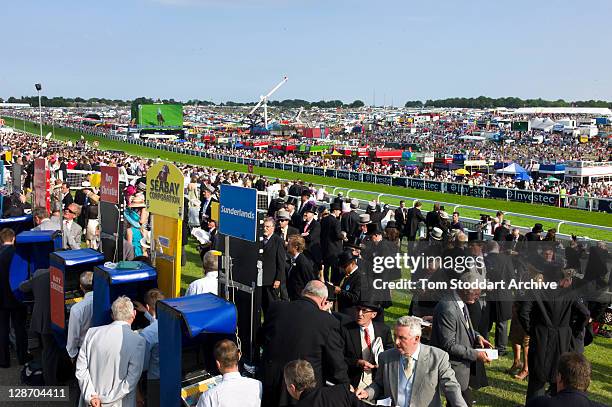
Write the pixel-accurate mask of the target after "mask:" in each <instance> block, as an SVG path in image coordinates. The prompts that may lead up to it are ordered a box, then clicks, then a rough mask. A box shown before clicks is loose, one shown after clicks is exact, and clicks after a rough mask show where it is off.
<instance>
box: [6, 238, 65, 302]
mask: <svg viewBox="0 0 612 407" xmlns="http://www.w3.org/2000/svg"><path fill="white" fill-rule="evenodd" d="M61 248H62V234H61V233H60V232H59V231H56V230H38V231H32V230H29V231H25V232H21V233H20V234H18V235H17V237H16V238H15V255H14V256H13V260H12V261H11V267H10V269H9V283H10V285H11V290H12V291H13V294H14V295H15V298H17V299H18V300H19V301H23V300H25V299H26V298H25V295H24V293H23V292H22V291H21V290H19V284H21V283H22V282H24V281H26V280H28V279H29V278H30V277H32V275H33V274H34V272H35V271H36V270H38V269H46V268H49V255H50V254H51V253H53V252H54V251H56V250H59V249H61Z"/></svg>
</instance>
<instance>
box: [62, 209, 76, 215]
mask: <svg viewBox="0 0 612 407" xmlns="http://www.w3.org/2000/svg"><path fill="white" fill-rule="evenodd" d="M64 212H70V213H71V214H73V215H76V213H75V212H74V211H73V210H72V209H70V208H65V209H64Z"/></svg>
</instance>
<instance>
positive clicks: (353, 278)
mask: <svg viewBox="0 0 612 407" xmlns="http://www.w3.org/2000/svg"><path fill="white" fill-rule="evenodd" d="M338 267H340V270H341V271H342V272H343V274H344V277H343V278H342V280H341V281H340V283H339V284H338V285H336V286H335V288H334V291H335V292H336V297H337V302H338V311H339V312H341V313H343V314H346V315H348V316H350V317H351V318H353V317H354V316H355V311H356V307H357V304H358V303H359V302H360V301H361V284H362V281H363V279H362V270H359V268H358V267H357V257H355V255H353V252H352V250H345V251H343V252H342V253H340V255H339V256H338Z"/></svg>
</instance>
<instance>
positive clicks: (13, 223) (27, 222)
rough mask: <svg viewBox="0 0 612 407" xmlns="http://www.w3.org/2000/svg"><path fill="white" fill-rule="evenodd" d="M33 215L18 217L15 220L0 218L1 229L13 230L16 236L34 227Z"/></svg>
mask: <svg viewBox="0 0 612 407" xmlns="http://www.w3.org/2000/svg"><path fill="white" fill-rule="evenodd" d="M33 222H34V221H33V220H32V215H23V216H16V217H13V218H0V229H4V228H9V229H13V231H14V232H15V234H16V235H18V234H20V233H21V232H24V231H26V230H30V229H32V228H33V227H34V223H33Z"/></svg>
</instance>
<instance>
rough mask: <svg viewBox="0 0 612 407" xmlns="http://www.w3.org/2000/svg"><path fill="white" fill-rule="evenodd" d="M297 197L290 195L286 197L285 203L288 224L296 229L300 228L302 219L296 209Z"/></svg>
mask: <svg viewBox="0 0 612 407" xmlns="http://www.w3.org/2000/svg"><path fill="white" fill-rule="evenodd" d="M297 203H298V201H297V198H295V197H293V196H290V197H288V198H287V203H286V204H285V208H286V209H287V213H289V219H290V220H289V226H292V227H294V228H296V229H298V230H299V229H300V226H301V225H302V222H303V219H302V217H301V216H300V214H299V213H298V211H297V210H296V208H297Z"/></svg>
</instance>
